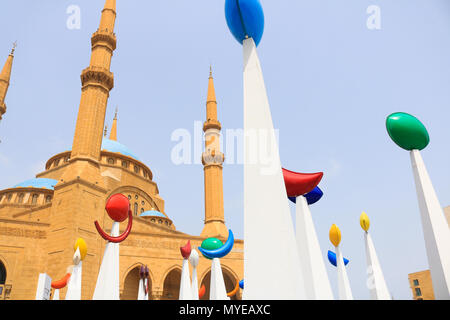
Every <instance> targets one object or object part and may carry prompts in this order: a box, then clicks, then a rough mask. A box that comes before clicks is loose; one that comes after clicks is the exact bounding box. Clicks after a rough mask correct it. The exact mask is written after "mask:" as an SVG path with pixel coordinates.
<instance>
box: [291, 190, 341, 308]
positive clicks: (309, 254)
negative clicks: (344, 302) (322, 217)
mask: <svg viewBox="0 0 450 320" xmlns="http://www.w3.org/2000/svg"><path fill="white" fill-rule="evenodd" d="M296 237H297V247H298V252H299V256H300V257H301V259H300V262H301V270H302V273H303V279H304V281H305V290H306V295H307V298H308V299H309V300H333V299H334V298H333V292H332V290H331V285H330V281H329V279H328V274H327V270H326V268H325V263H324V261H323V258H322V250H321V249H320V245H319V240H318V239H317V234H316V230H315V228H314V222H313V219H312V216H311V211H310V209H309V205H308V202H307V201H306V198H305V197H304V196H299V197H297V198H296Z"/></svg>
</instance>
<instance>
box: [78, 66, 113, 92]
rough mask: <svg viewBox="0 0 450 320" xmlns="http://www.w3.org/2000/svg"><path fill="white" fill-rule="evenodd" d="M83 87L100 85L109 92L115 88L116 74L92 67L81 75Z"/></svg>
mask: <svg viewBox="0 0 450 320" xmlns="http://www.w3.org/2000/svg"><path fill="white" fill-rule="evenodd" d="M81 83H82V85H83V87H85V86H88V85H90V84H97V85H98V84H100V85H102V86H103V87H104V88H105V89H107V90H108V91H111V90H112V88H114V74H113V73H112V72H110V71H108V70H106V69H105V68H101V67H94V66H90V67H88V68H86V69H84V70H83V72H82V73H81Z"/></svg>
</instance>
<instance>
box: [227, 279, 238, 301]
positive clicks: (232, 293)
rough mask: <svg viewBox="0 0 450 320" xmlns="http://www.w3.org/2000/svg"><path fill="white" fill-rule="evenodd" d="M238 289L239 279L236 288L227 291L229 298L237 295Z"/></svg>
mask: <svg viewBox="0 0 450 320" xmlns="http://www.w3.org/2000/svg"><path fill="white" fill-rule="evenodd" d="M238 290H239V281H238V282H236V287H234V289H233V290H232V291H230V292H228V293H227V296H228V297H229V298H231V297H234V296H235V295H236V293H237V292H238Z"/></svg>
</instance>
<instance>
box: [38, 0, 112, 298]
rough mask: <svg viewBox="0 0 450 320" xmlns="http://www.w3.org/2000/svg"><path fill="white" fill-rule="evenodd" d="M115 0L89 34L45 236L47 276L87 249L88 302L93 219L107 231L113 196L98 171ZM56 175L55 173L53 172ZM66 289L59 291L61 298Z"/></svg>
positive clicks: (94, 262) (96, 263)
mask: <svg viewBox="0 0 450 320" xmlns="http://www.w3.org/2000/svg"><path fill="white" fill-rule="evenodd" d="M115 19H116V0H106V3H105V7H104V9H103V11H102V15H101V20H100V27H99V28H98V30H97V31H96V32H95V33H94V34H93V36H92V41H91V44H92V55H91V62H90V65H89V67H88V68H86V69H85V70H83V71H82V73H81V84H82V89H81V101H80V106H79V109H78V118H77V122H76V128H75V135H74V140H73V146H72V153H71V157H70V161H69V163H68V164H67V166H66V167H63V166H61V169H60V170H64V172H63V173H62V175H61V176H60V177H59V179H58V180H59V181H58V184H57V185H56V186H55V192H54V196H53V200H52V207H51V214H50V217H49V220H48V221H51V225H50V227H49V232H48V233H47V242H46V243H47V244H46V251H47V252H46V253H47V254H46V255H45V260H46V262H47V268H46V269H45V270H43V272H44V271H45V272H47V273H48V274H49V275H50V276H51V277H52V278H53V279H55V280H56V279H60V278H62V277H63V276H64V275H65V272H66V269H67V266H69V265H71V264H72V263H73V262H72V256H73V250H72V248H73V245H74V243H75V241H76V240H77V239H78V238H80V237H82V238H83V239H84V240H85V241H86V243H87V247H88V254H87V256H86V261H85V263H83V278H82V288H83V290H82V299H83V300H84V299H91V298H92V294H93V292H94V288H95V284H96V281H97V275H98V270H99V267H100V262H101V259H102V254H103V248H104V245H105V241H103V239H101V238H100V236H99V235H98V233H97V231H96V229H95V226H94V221H98V222H99V223H100V225H101V226H102V228H103V229H104V230H108V229H110V228H111V219H109V217H108V216H107V214H105V203H106V199H107V198H108V197H109V196H110V195H111V194H110V192H111V191H110V190H107V187H106V185H105V182H104V177H102V175H101V171H100V160H101V159H100V152H101V144H102V138H103V128H104V125H105V114H106V107H107V102H108V98H109V92H110V90H111V89H112V88H113V84H114V77H113V74H112V73H111V72H110V65H111V58H112V55H113V51H114V49H115V48H116V36H115V34H114V23H115ZM55 174H56V173H55ZM65 293H66V289H63V290H61V292H60V294H61V299H64V297H65Z"/></svg>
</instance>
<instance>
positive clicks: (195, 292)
mask: <svg viewBox="0 0 450 320" xmlns="http://www.w3.org/2000/svg"><path fill="white" fill-rule="evenodd" d="M199 258H200V257H199V254H198V252H197V250H195V249H192V251H191V255H190V256H189V263H190V264H191V266H192V284H191V288H192V300H199V296H198V278H197V266H198V263H199Z"/></svg>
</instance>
